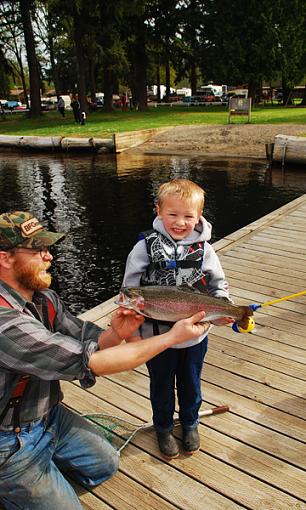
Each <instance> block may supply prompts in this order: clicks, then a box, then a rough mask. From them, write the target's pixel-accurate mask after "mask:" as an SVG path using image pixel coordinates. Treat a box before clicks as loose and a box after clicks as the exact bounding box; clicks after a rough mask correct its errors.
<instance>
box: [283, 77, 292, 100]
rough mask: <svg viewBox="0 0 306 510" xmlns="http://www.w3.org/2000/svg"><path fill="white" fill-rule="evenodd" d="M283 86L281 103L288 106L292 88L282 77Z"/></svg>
mask: <svg viewBox="0 0 306 510" xmlns="http://www.w3.org/2000/svg"><path fill="white" fill-rule="evenodd" d="M282 87H283V105H284V106H288V104H292V99H291V95H292V88H291V87H290V86H289V85H288V83H287V81H286V80H285V79H284V78H283V80H282Z"/></svg>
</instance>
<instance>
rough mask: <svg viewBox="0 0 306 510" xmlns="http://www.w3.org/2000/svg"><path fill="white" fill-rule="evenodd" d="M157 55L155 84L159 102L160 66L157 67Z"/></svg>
mask: <svg viewBox="0 0 306 510" xmlns="http://www.w3.org/2000/svg"><path fill="white" fill-rule="evenodd" d="M159 65H160V64H159V57H158V58H157V66H156V85H157V102H158V103H160V102H161V91H160V67H159Z"/></svg>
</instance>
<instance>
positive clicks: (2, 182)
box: [0, 153, 306, 313]
mask: <svg viewBox="0 0 306 510" xmlns="http://www.w3.org/2000/svg"><path fill="white" fill-rule="evenodd" d="M174 177H186V178H189V179H191V180H194V181H195V182H197V183H198V184H199V185H200V186H202V187H203V188H204V189H205V190H206V208H205V216H206V218H207V219H208V220H209V221H211V222H212V223H213V241H215V240H217V239H220V238H221V237H223V236H224V235H226V234H228V233H230V232H233V231H235V230H237V229H238V228H240V227H242V226H244V225H246V224H248V223H250V222H251V221H254V220H255V219H257V218H259V217H261V216H263V215H264V214H267V213H268V212H270V211H272V210H274V209H276V208H277V207H280V206H281V205H283V204H285V203H287V202H289V201H290V200H292V199H294V198H296V197H298V196H300V195H301V194H303V193H305V192H306V183H305V182H304V173H303V172H302V171H299V170H294V169H290V170H288V171H285V172H284V171H282V170H281V169H280V168H279V169H277V168H275V169H273V170H272V171H271V172H269V171H268V170H267V167H266V165H265V164H259V163H254V162H251V163H250V162H245V161H243V162H239V161H237V160H230V161H227V162H222V163H207V162H205V161H204V160H202V159H200V158H184V157H174V156H172V157H170V156H148V155H143V154H136V153H135V154H133V155H131V154H128V153H123V154H121V155H119V156H117V158H115V157H113V156H94V157H91V156H81V157H80V156H72V155H51V156H49V155H39V156H37V155H26V154H20V155H13V154H3V155H2V158H1V161H0V193H1V212H3V211H6V210H9V209H24V210H31V211H32V212H34V213H35V214H36V215H37V216H38V217H39V218H40V219H42V220H43V221H44V222H45V224H46V225H47V226H48V228H50V229H54V230H58V231H64V232H67V233H68V236H67V239H66V240H65V242H64V243H62V244H60V245H59V246H58V248H57V256H56V260H55V262H54V268H53V276H54V283H53V286H54V288H55V289H56V290H57V291H58V292H59V293H60V294H61V296H62V297H63V299H64V301H65V302H66V303H67V305H68V306H69V307H70V309H71V310H72V311H73V312H75V313H80V312H82V311H84V310H86V309H88V308H91V307H93V306H95V305H97V304H98V303H100V302H101V301H104V300H106V299H108V298H110V297H111V296H113V295H114V294H115V293H116V292H117V291H118V288H119V286H120V283H121V279H122V274H123V270H124V264H125V259H126V256H127V253H128V252H129V250H130V249H131V247H132V245H133V244H134V242H135V241H136V239H137V234H138V233H139V232H141V231H142V230H145V229H148V228H150V227H151V224H152V220H153V217H154V195H155V193H156V190H157V188H158V186H159V185H160V184H161V183H162V182H165V181H166V180H169V179H170V178H174Z"/></svg>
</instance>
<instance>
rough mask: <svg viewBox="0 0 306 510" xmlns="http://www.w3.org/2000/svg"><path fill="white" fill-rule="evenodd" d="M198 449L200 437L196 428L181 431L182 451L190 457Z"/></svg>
mask: <svg viewBox="0 0 306 510" xmlns="http://www.w3.org/2000/svg"><path fill="white" fill-rule="evenodd" d="M199 449H200V436H199V432H198V429H197V427H196V428H195V429H188V430H186V429H183V450H184V452H185V453H187V455H192V454H193V453H194V452H197V451H198V450H199Z"/></svg>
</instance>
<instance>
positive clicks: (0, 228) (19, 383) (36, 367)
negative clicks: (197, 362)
mask: <svg viewBox="0 0 306 510" xmlns="http://www.w3.org/2000/svg"><path fill="white" fill-rule="evenodd" d="M63 238H64V234H63V233H59V232H51V231H48V230H46V228H44V226H43V225H42V224H41V223H40V221H39V220H38V219H37V218H35V217H34V216H33V215H32V214H31V213H29V212H24V211H13V212H6V213H3V214H1V215H0V336H1V341H0V504H1V505H3V506H4V508H7V509H13V508H16V509H17V508H20V509H21V508H23V509H31V510H62V509H69V510H81V509H82V506H81V504H80V502H79V499H78V497H77V495H76V493H75V492H74V490H73V488H72V486H71V485H70V483H69V481H68V480H67V478H66V476H65V475H68V476H69V477H70V478H72V479H74V480H76V481H77V482H78V483H80V484H82V485H83V486H84V487H86V488H87V489H88V490H89V489H92V488H93V487H95V486H96V485H98V484H100V483H102V482H104V481H105V480H107V479H108V478H110V477H111V476H112V475H113V474H114V473H115V472H116V470H117V469H118V460H119V459H118V454H117V452H116V450H115V449H114V448H113V447H112V446H111V445H110V443H108V442H107V441H106V439H105V438H103V437H102V436H101V434H99V433H98V431H97V430H96V429H95V428H94V426H93V425H92V424H90V423H88V422H87V421H86V420H85V419H84V418H82V417H81V416H79V415H78V414H77V413H75V412H72V411H71V410H70V409H69V408H68V407H65V406H64V405H62V404H61V401H62V399H63V394H62V391H61V387H60V380H66V381H74V380H78V381H79V382H80V384H81V386H82V387H83V388H90V387H91V386H93V385H94V384H95V381H96V377H98V376H102V375H107V374H113V373H116V372H121V371H124V370H131V369H133V368H135V367H136V366H138V365H141V364H142V363H144V362H146V361H148V359H150V358H152V357H153V356H156V355H157V354H159V353H160V352H162V351H163V350H165V349H168V348H169V347H171V346H172V345H173V344H175V343H178V342H183V341H185V340H186V339H187V338H190V337H193V336H198V335H200V334H201V332H202V331H203V325H202V324H198V322H199V321H201V320H202V319H203V317H204V315H205V314H204V313H202V312H201V313H198V314H196V315H194V317H192V318H190V319H187V320H183V321H180V322H177V323H176V324H175V325H174V326H173V328H172V329H171V330H169V331H167V332H166V333H164V334H161V335H158V336H156V337H154V338H153V337H152V338H150V339H147V340H146V341H139V342H136V343H124V338H128V337H130V336H131V335H133V334H134V332H135V330H136V329H137V328H139V326H140V325H141V324H142V322H143V317H142V316H140V315H137V314H136V313H135V312H133V311H131V310H124V309H122V308H119V309H118V311H117V312H116V313H115V315H114V316H113V318H112V320H111V325H110V327H109V328H108V329H106V330H102V329H101V328H100V327H98V326H97V325H95V324H94V323H91V322H87V321H85V322H84V321H82V320H81V319H78V318H76V317H74V316H73V315H72V314H71V313H70V312H69V311H68V310H67V308H66V306H65V305H64V303H63V302H62V301H61V299H60V298H59V296H58V295H57V294H56V293H55V292H54V291H53V290H51V289H50V288H49V287H50V284H51V275H50V273H49V269H50V266H51V263H52V260H53V255H52V254H51V252H50V250H51V247H52V246H53V245H54V244H55V243H57V242H59V241H61V240H62V239H63Z"/></svg>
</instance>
